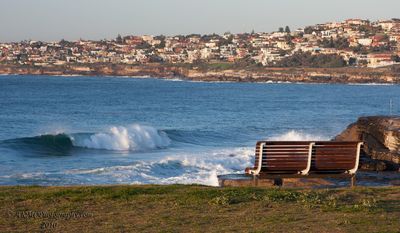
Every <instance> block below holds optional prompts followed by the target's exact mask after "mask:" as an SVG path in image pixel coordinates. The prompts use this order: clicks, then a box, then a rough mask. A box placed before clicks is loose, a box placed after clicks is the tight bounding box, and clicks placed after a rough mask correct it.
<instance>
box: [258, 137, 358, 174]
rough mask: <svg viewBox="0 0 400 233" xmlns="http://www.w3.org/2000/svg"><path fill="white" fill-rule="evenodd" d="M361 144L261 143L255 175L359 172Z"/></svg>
mask: <svg viewBox="0 0 400 233" xmlns="http://www.w3.org/2000/svg"><path fill="white" fill-rule="evenodd" d="M361 145H362V143H361V142H332V141H316V142H312V141H292V142H291V141H258V142H257V144H256V150H255V163H254V169H252V170H253V171H252V174H258V173H260V172H266V173H300V174H308V173H309V172H310V171H311V172H332V173H335V172H347V173H350V174H354V173H355V172H356V171H357V168H358V162H359V155H360V147H361Z"/></svg>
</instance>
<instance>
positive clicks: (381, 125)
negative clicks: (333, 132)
mask: <svg viewBox="0 0 400 233" xmlns="http://www.w3.org/2000/svg"><path fill="white" fill-rule="evenodd" d="M334 140H335V141H357V140H361V141H363V142H364V152H365V153H364V155H363V156H362V158H361V161H360V166H361V169H364V170H378V171H382V170H399V167H400V116H396V117H395V116H391V117H389V116H369V117H360V118H359V119H358V120H357V122H355V123H353V124H351V125H349V126H348V127H347V129H346V130H344V131H343V132H342V133H341V134H339V135H338V136H336V137H335V138H334Z"/></svg>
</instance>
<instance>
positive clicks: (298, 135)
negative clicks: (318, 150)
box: [268, 130, 328, 141]
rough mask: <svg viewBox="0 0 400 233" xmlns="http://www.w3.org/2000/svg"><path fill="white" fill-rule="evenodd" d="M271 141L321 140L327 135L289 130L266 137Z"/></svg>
mask: <svg viewBox="0 0 400 233" xmlns="http://www.w3.org/2000/svg"><path fill="white" fill-rule="evenodd" d="M268 140H271V141H323V140H328V138H327V137H324V136H321V135H314V134H308V133H304V132H301V131H296V130H290V131H288V132H286V133H283V134H280V135H276V136H272V137H270V138H268Z"/></svg>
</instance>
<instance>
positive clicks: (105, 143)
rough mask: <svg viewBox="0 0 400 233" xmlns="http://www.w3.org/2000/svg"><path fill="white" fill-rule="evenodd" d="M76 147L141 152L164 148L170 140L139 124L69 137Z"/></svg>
mask: <svg viewBox="0 0 400 233" xmlns="http://www.w3.org/2000/svg"><path fill="white" fill-rule="evenodd" d="M70 137H71V140H72V143H73V145H74V146H76V147H84V148H90V149H105V150H118V151H127V150H129V151H142V150H148V149H155V148H165V147H167V146H168V145H169V144H170V143H171V140H170V139H169V138H168V135H167V134H166V133H165V132H163V131H159V130H157V129H155V128H153V127H151V126H144V125H139V124H133V125H129V126H127V127H123V126H113V127H110V128H109V129H108V130H107V131H106V132H100V133H95V134H92V135H85V134H75V135H70Z"/></svg>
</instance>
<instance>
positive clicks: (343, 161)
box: [311, 142, 360, 172]
mask: <svg viewBox="0 0 400 233" xmlns="http://www.w3.org/2000/svg"><path fill="white" fill-rule="evenodd" d="M359 154H360V143H359V142H316V143H315V145H314V147H313V156H312V161H311V170H312V171H316V172H330V171H332V172H333V171H337V172H344V171H350V172H352V171H353V170H354V169H355V170H354V172H355V171H356V170H357V167H358V160H359Z"/></svg>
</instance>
